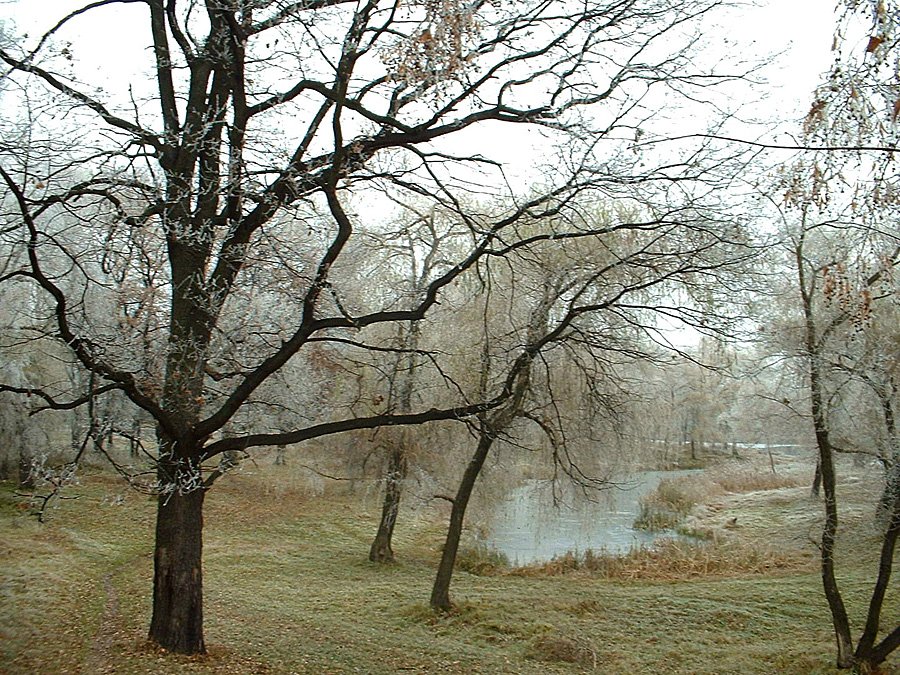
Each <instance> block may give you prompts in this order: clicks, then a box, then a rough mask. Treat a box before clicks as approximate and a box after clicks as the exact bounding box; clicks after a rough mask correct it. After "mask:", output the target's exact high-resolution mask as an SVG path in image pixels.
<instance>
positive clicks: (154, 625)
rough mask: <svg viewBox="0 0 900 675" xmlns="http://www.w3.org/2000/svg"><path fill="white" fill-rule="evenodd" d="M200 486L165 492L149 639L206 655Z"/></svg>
mask: <svg viewBox="0 0 900 675" xmlns="http://www.w3.org/2000/svg"><path fill="white" fill-rule="evenodd" d="M204 496H205V491H204V490H203V489H202V488H200V489H196V490H193V491H191V492H188V493H186V494H178V493H177V492H176V493H174V494H171V495H160V497H159V504H158V507H157V515H156V550H155V552H154V556H153V563H154V571H153V618H152V619H151V621H150V635H149V638H150V640H152V641H153V642H155V643H156V644H158V645H159V646H160V647H163V648H165V649H168V650H170V651H173V652H178V653H181V654H203V653H205V652H206V646H205V644H204V642H203V573H202V568H201V557H202V551H203V498H204Z"/></svg>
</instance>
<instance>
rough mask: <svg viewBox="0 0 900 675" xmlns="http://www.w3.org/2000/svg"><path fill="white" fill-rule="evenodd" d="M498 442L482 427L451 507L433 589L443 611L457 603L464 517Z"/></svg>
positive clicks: (437, 606)
mask: <svg viewBox="0 0 900 675" xmlns="http://www.w3.org/2000/svg"><path fill="white" fill-rule="evenodd" d="M493 443H494V438H493V436H491V435H490V434H488V433H485V432H484V431H482V433H481V437H480V438H479V440H478V448H477V449H476V450H475V454H474V455H473V457H472V459H471V460H470V461H469V464H468V466H467V467H466V471H465V473H464V474H463V477H462V480H461V481H460V483H459V489H458V490H457V491H456V497H455V498H454V500H453V508H452V509H451V510H450V526H449V527H448V528H447V540H446V541H445V542H444V552H443V554H442V555H441V562H440V565H438V570H437V576H436V577H435V579H434V586H433V587H432V589H431V607H432V609H436V610H439V611H442V612H449V611H450V609H451V608H452V607H453V605H452V603H451V602H450V580H451V579H452V577H453V566H454V565H455V564H456V554H457V552H458V551H459V539H460V536H462V528H463V520H464V519H465V516H466V507H467V506H468V504H469V498H470V497H471V496H472V490H473V488H474V487H475V481H476V480H478V474H479V473H481V468H482V467H483V466H484V460H485V459H487V455H488V451H489V450H490V449H491V445H493Z"/></svg>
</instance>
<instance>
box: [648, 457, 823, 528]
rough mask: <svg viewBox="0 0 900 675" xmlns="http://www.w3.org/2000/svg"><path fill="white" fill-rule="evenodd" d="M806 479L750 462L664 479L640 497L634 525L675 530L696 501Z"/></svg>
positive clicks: (788, 484)
mask: <svg viewBox="0 0 900 675" xmlns="http://www.w3.org/2000/svg"><path fill="white" fill-rule="evenodd" d="M805 480H806V478H805V477H804V476H802V475H801V474H799V473H798V472H796V471H791V472H786V473H775V472H773V471H771V470H770V469H769V468H768V467H765V466H762V465H760V464H758V463H757V464H753V463H749V462H729V463H727V464H723V465H720V466H718V467H715V468H712V469H708V470H707V471H704V472H703V473H702V474H694V475H690V476H679V477H677V478H665V479H663V480H662V481H660V483H659V486H658V487H657V488H656V490H654V491H653V492H651V493H650V494H648V495H646V496H645V497H644V498H643V499H642V500H641V512H640V515H639V516H638V517H637V519H636V520H635V523H634V526H635V527H636V528H639V529H645V530H650V531H660V530H674V529H677V528H678V527H679V526H680V525H681V524H682V523H683V522H684V520H685V519H686V518H687V516H688V515H689V514H690V513H691V511H692V509H694V507H696V506H697V505H698V504H702V503H704V502H708V501H710V500H714V499H716V498H717V497H721V496H723V495H727V494H744V493H749V492H760V491H768V490H779V489H782V488H789V487H796V486H798V485H801V484H803V483H804V481H805ZM691 534H702V533H700V532H691Z"/></svg>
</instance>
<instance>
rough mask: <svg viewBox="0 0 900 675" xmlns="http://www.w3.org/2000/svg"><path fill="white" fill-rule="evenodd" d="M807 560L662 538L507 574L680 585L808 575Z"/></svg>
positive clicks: (743, 545)
mask: <svg viewBox="0 0 900 675" xmlns="http://www.w3.org/2000/svg"><path fill="white" fill-rule="evenodd" d="M812 567H813V565H812V561H811V560H810V558H809V556H807V555H804V554H803V553H802V552H800V551H795V550H787V551H785V550H775V549H773V548H771V547H768V546H759V545H754V544H752V543H747V542H728V543H710V544H702V543H701V544H698V543H691V542H685V541H677V540H674V539H662V540H660V541H659V542H657V543H656V544H655V545H654V546H650V547H644V548H636V549H634V550H632V551H630V552H629V553H627V554H626V555H611V554H608V553H602V552H601V553H594V552H593V551H590V550H588V551H586V552H585V553H584V554H583V555H575V554H573V553H567V554H566V555H564V556H560V557H557V558H554V559H553V560H551V561H550V562H547V563H542V564H538V565H531V566H528V567H523V568H518V569H515V570H511V571H510V572H509V573H510V574H514V575H520V576H526V577H528V576H535V575H550V576H554V575H559V574H569V573H572V572H582V573H587V574H590V575H592V576H596V577H600V578H603V579H618V580H637V579H644V580H655V581H663V580H664V581H676V580H679V581H684V580H689V579H698V578H704V579H705V578H710V577H725V576H747V575H754V574H765V575H768V574H772V573H774V572H785V571H806V572H808V571H811V569H812Z"/></svg>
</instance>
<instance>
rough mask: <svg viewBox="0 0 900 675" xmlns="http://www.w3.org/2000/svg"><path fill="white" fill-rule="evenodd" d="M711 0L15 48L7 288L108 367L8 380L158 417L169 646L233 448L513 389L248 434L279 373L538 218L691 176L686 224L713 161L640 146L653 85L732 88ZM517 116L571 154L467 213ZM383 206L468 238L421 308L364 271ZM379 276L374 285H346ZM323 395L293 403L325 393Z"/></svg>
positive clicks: (114, 15)
mask: <svg viewBox="0 0 900 675" xmlns="http://www.w3.org/2000/svg"><path fill="white" fill-rule="evenodd" d="M718 4H719V3H718V0H587V1H578V2H569V1H567V0H563V1H561V2H559V1H553V2H550V1H548V0H523V1H522V2H515V3H496V2H487V1H482V0H476V2H473V3H462V2H459V1H454V0H418V1H413V0H410V1H406V2H400V1H399V0H398V1H394V2H391V1H385V0H355V1H349V0H303V1H293V0H204V1H202V2H200V1H197V0H166V1H164V0H97V1H95V2H91V3H89V4H85V5H84V6H82V7H79V8H77V9H75V10H74V11H72V12H70V13H69V14H67V15H65V16H59V17H58V19H57V20H56V21H55V22H54V23H53V24H52V26H51V27H50V28H49V29H48V30H46V31H45V32H44V33H43V34H42V35H41V36H40V37H39V38H38V39H37V40H34V39H32V40H30V41H28V42H27V44H26V43H22V45H21V46H20V47H19V48H14V47H10V46H7V47H4V48H3V49H0V60H2V61H3V63H4V64H5V65H6V67H7V71H6V72H5V73H4V74H3V75H2V77H3V78H4V79H5V80H7V81H8V82H15V83H17V87H15V88H10V90H9V91H8V92H7V93H6V94H5V96H6V97H7V98H6V100H5V102H4V103H5V105H6V106H8V109H16V108H18V109H19V110H22V111H25V110H26V109H28V108H27V106H26V103H27V102H28V101H26V96H27V99H28V100H29V101H39V103H40V108H39V110H40V114H39V115H32V116H31V117H29V118H28V119H24V114H23V120H24V122H26V124H27V128H28V134H27V137H22V138H16V139H12V138H4V141H3V143H2V146H0V153H2V159H0V176H2V180H3V183H4V184H5V186H6V189H7V193H6V195H5V199H4V202H3V205H4V214H3V218H4V229H3V236H4V246H5V247H6V249H8V250H5V251H4V255H6V254H7V253H8V254H9V255H10V256H11V258H10V259H11V260H14V261H15V265H13V266H12V267H6V268H4V273H3V276H2V277H0V282H2V283H4V284H6V283H24V284H29V285H30V286H31V287H32V288H33V289H35V293H36V294H37V295H39V296H40V298H41V301H42V302H43V306H44V307H45V309H46V315H47V317H48V318H49V319H51V320H52V326H53V328H52V330H51V331H50V332H49V333H48V335H47V336H46V337H47V338H50V339H54V340H57V341H59V342H60V343H62V344H64V345H65V346H66V348H67V349H68V350H69V352H70V354H71V358H72V359H73V362H74V363H76V364H77V365H78V367H80V368H82V369H84V370H86V371H89V372H91V373H93V374H94V376H95V377H91V378H83V380H82V381H84V382H87V383H88V386H89V390H87V391H84V390H80V391H76V390H73V391H69V392H66V391H58V392H57V391H53V390H46V389H42V388H40V387H27V388H26V387H19V386H7V387H4V388H5V389H7V390H11V391H20V392H24V393H29V394H32V395H39V396H40V397H41V398H42V400H43V401H44V402H45V404H46V405H47V406H48V407H51V408H53V407H56V408H60V407H63V408H66V407H72V406H74V405H76V404H78V403H84V402H87V401H88V400H90V399H91V398H92V397H95V396H99V395H101V394H102V393H103V392H105V391H109V390H110V389H112V388H114V389H117V390H120V391H121V393H122V394H124V396H125V397H127V399H128V400H129V401H130V403H131V404H132V405H133V406H135V407H136V408H139V409H141V410H142V411H143V412H144V413H145V414H146V415H148V416H150V417H151V418H152V419H153V420H154V422H155V425H156V429H157V437H158V450H157V451H156V453H155V458H154V459H155V471H156V479H155V483H154V485H153V488H154V490H155V491H156V493H157V494H158V512H157V521H156V522H157V524H156V545H155V556H154V584H153V586H154V588H153V616H152V620H151V624H150V631H149V635H150V639H151V640H153V641H154V642H156V643H158V644H159V645H161V646H163V647H165V648H167V649H170V650H174V651H178V652H184V653H197V652H203V651H204V649H205V646H204V636H203V610H202V606H203V603H202V581H201V579H202V569H201V554H202V527H203V502H204V497H205V495H206V492H207V491H208V489H209V488H210V487H211V486H212V484H213V482H214V481H215V479H216V478H217V477H218V476H219V475H221V470H220V469H219V468H218V465H217V460H218V458H219V456H220V455H221V454H222V453H225V452H230V451H235V450H247V449H250V448H253V447H257V446H262V445H278V444H287V443H296V442H301V441H304V440H307V439H311V438H315V437H319V436H322V435H326V434H332V433H337V432H341V431H346V430H352V429H361V428H370V427H375V426H378V425H387V424H416V423H421V422H426V421H429V420H439V419H451V418H458V417H460V416H465V415H471V414H477V413H484V412H486V411H487V410H490V409H492V408H495V407H497V406H500V405H501V404H502V403H503V402H504V401H506V400H509V399H510V398H511V397H514V396H515V395H516V392H517V391H518V388H517V387H516V386H510V385H509V384H507V385H502V384H501V386H500V387H499V388H498V389H496V390H494V391H491V392H487V393H486V396H485V400H480V401H466V400H458V401H457V402H455V403H452V404H448V405H447V406H445V407H440V408H438V407H435V408H427V409H421V410H416V411H410V412H408V413H402V414H401V413H396V414H373V415H369V416H363V417H356V416H353V415H347V416H344V415H342V414H340V413H339V412H335V411H332V410H328V409H326V408H325V407H323V406H321V405H319V406H317V405H311V406H308V407H306V408H305V410H304V411H300V410H298V411H296V412H297V414H296V415H294V416H293V417H291V416H288V420H289V421H287V422H285V421H283V422H281V423H280V424H281V427H282V428H281V429H271V428H268V427H266V426H265V425H262V426H260V427H259V428H249V429H245V430H244V429H243V427H244V426H245V425H243V424H231V422H232V421H233V420H234V419H235V418H236V417H240V416H241V415H242V414H243V412H242V411H245V410H246V409H247V408H248V407H253V406H257V405H259V399H260V397H262V396H263V395H264V393H265V391H266V387H267V382H269V381H270V380H271V378H273V377H277V376H278V374H279V373H283V372H284V371H286V370H289V369H291V368H292V367H293V366H294V365H295V364H296V363H297V362H298V360H302V359H303V358H304V357H310V356H311V352H313V351H314V350H315V349H321V348H322V347H323V343H325V342H328V341H333V342H339V343H342V344H349V343H352V342H353V336H354V335H356V334H358V333H357V332H358V331H360V330H361V329H364V328H366V327H367V326H372V325H375V324H379V323H400V324H403V325H409V322H414V321H418V320H421V319H422V318H423V317H424V316H426V314H427V313H428V312H429V311H430V310H431V309H432V307H433V306H434V305H435V304H436V303H437V302H438V301H439V298H440V296H441V294H442V291H443V289H445V288H447V287H449V286H451V285H452V284H454V283H456V282H457V281H458V280H459V279H460V278H461V277H462V276H463V275H466V274H468V273H469V272H470V271H471V270H472V269H473V267H474V265H475V263H476V262H477V261H479V260H480V259H482V258H485V257H487V256H491V257H493V256H501V255H505V254H507V253H509V252H510V251H514V250H516V249H519V248H522V247H525V246H528V245H531V244H533V243H534V242H535V241H539V240H543V239H549V238H551V237H553V235H554V233H553V232H552V231H551V230H550V229H548V230H546V231H542V232H533V231H532V232H531V233H530V234H529V235H528V236H527V237H523V236H521V235H520V232H519V230H518V229H517V223H518V222H519V221H520V220H521V219H522V218H523V217H524V216H528V221H529V222H545V223H552V222H553V220H552V219H550V218H547V219H544V218H543V217H544V216H548V215H552V214H554V213H558V212H559V211H560V210H562V209H564V208H566V205H567V204H569V202H570V200H571V199H572V197H573V196H575V195H576V194H578V193H582V192H585V191H588V190H592V189H596V190H603V191H605V192H607V193H610V194H614V193H615V191H616V190H617V189H618V188H619V187H621V186H622V185H623V184H625V183H634V184H647V183H649V182H650V181H660V182H662V183H665V184H667V185H671V186H674V188H673V191H672V193H671V194H670V195H669V199H668V201H669V204H670V206H669V207H668V208H667V209H666V210H661V211H659V212H657V213H656V214H655V215H654V218H656V219H658V220H660V221H674V220H677V219H678V218H679V217H680V216H679V209H680V208H681V207H682V205H683V204H684V203H685V201H691V200H693V199H695V198H696V197H697V194H696V192H695V191H694V190H693V189H691V188H690V187H688V186H689V184H690V183H689V181H690V179H691V178H692V177H697V176H700V177H707V176H708V173H707V172H708V171H709V170H710V167H709V166H707V165H704V164H703V161H702V155H701V154H700V153H701V151H702V148H684V147H683V146H680V147H679V152H680V153H681V154H678V155H672V156H670V157H669V158H668V159H667V160H666V161H665V162H664V163H662V164H656V163H654V162H653V161H652V158H647V157H643V156H641V151H640V150H639V149H634V150H633V151H632V150H628V149H627V148H626V146H627V145H628V143H629V142H630V141H631V140H633V139H634V138H635V137H636V136H637V135H641V134H644V135H645V136H652V135H653V133H654V124H653V119H652V117H653V106H654V105H656V104H654V103H652V102H653V101H661V100H662V99H661V98H655V97H654V96H653V95H652V90H654V89H656V88H657V87H658V86H659V85H662V86H663V87H665V86H667V85H671V86H669V88H668V92H669V95H668V96H667V98H666V105H667V106H673V105H675V101H676V97H678V96H684V97H686V98H693V99H698V98H700V97H698V96H696V93H697V92H696V88H697V87H701V86H705V85H707V84H710V83H712V82H714V83H720V82H722V81H723V80H725V79H727V78H725V77H723V75H722V74H721V73H713V72H708V71H700V70H698V69H697V67H696V66H695V65H694V63H695V62H694V61H692V59H691V57H692V55H693V50H695V49H696V48H697V47H698V45H699V41H698V40H697V39H696V35H697V30H698V28H697V27H698V26H699V22H700V21H701V20H702V19H703V17H704V15H705V14H706V13H707V12H709V11H710V10H711V9H713V8H715V7H716V6H717V5H718ZM76 27H77V28H79V29H81V31H82V33H81V34H80V35H83V36H84V37H81V38H80V37H79V34H78V33H74V32H73V29H75V28H76ZM107 30H116V31H124V32H127V33H128V35H130V36H131V37H132V39H133V41H134V43H135V44H137V45H141V46H146V49H145V50H144V51H143V52H140V54H141V56H140V57H136V59H137V58H144V57H145V60H144V61H140V60H135V62H133V63H132V62H128V63H108V64H107V65H106V66H104V67H103V69H102V70H101V71H100V72H97V71H96V70H93V71H91V72H85V71H84V69H79V59H80V58H85V57H86V55H87V54H88V53H89V52H90V41H91V40H93V41H95V42H100V41H102V36H103V32H104V31H107ZM79 40H80V41H79ZM107 58H108V59H114V58H115V56H114V55H110V54H107ZM16 92H18V93H16ZM15 96H18V98H15ZM648 104H650V105H648ZM32 109H33V108H32ZM504 126H505V127H510V128H512V129H514V130H518V131H519V135H517V136H516V135H514V136H512V137H511V138H513V139H515V140H512V141H510V143H515V144H522V143H526V142H527V139H528V138H531V137H529V136H526V135H525V134H524V131H523V130H525V129H527V128H536V129H539V130H541V132H542V134H541V136H540V137H541V138H546V139H547V140H546V143H547V145H548V146H551V147H556V148H561V149H562V148H564V149H565V152H560V153H559V154H558V156H557V157H556V158H555V160H554V161H553V163H552V165H549V166H550V168H548V169H547V170H546V171H545V172H543V174H542V176H543V177H542V186H541V188H540V189H535V190H532V191H531V192H530V193H529V196H527V197H522V196H520V195H515V194H511V193H510V192H509V191H506V194H505V195H504V197H505V198H506V199H507V200H508V201H507V203H508V204H510V205H511V206H509V207H508V208H506V209H505V210H504V211H503V212H502V213H501V214H500V215H499V216H495V217H492V218H490V219H488V220H485V219H482V218H472V217H470V216H469V215H468V214H467V213H466V212H465V210H464V209H462V208H461V207H460V205H461V204H463V203H464V200H463V199H462V194H463V193H465V192H471V191H473V190H484V189H486V188H485V186H488V185H492V184H497V185H500V186H502V185H503V180H502V179H503V178H504V176H505V174H504V168H514V167H510V166H508V165H507V166H505V163H507V164H508V159H505V158H504V156H503V153H502V150H503V148H502V147H501V146H502V145H503V143H502V142H500V141H498V140H497V138H498V137H497V135H496V134H497V132H498V131H499V130H500V129H501V127H504ZM482 128H483V129H484V132H483V133H481V134H477V133H475V132H476V130H478V129H482ZM535 138H537V137H535ZM522 161H524V162H531V161H532V160H531V159H526V160H522ZM385 190H389V191H390V190H403V191H406V192H408V193H415V194H418V195H419V196H420V197H423V198H425V199H430V200H432V201H434V202H438V203H440V204H442V205H443V206H444V207H445V208H449V209H451V210H455V211H456V212H457V217H458V218H459V219H460V221H461V222H462V223H464V224H465V225H467V227H468V228H469V245H468V247H467V250H465V251H464V252H463V253H462V254H461V255H459V256H458V257H457V258H456V259H454V260H452V261H447V262H446V263H445V264H443V265H442V266H441V268H440V269H439V270H436V271H435V274H434V276H433V277H432V278H430V279H429V280H428V283H427V284H426V285H424V286H423V287H422V288H421V289H419V292H417V293H416V294H415V295H414V296H411V297H408V298H407V299H406V302H405V304H404V305H402V306H390V307H389V306H388V305H387V304H386V303H385V302H384V298H385V295H386V294H385V293H384V292H383V290H384V289H380V288H379V284H380V282H381V280H380V279H378V278H371V277H370V278H365V279H361V278H360V276H359V275H358V274H357V273H356V271H355V270H358V269H359V267H358V265H357V263H358V261H354V259H353V256H354V255H356V253H357V252H358V250H359V248H358V247H355V246H354V245H353V242H354V241H355V239H356V237H357V235H358V233H359V232H360V231H362V230H363V229H365V227H366V226H367V225H371V224H372V222H373V221H374V220H376V219H377V216H376V213H377V210H378V208H377V207H378V204H379V203H380V202H379V197H378V195H379V194H381V193H382V192H383V191H385ZM593 234H594V233H593V232H592V231H591V230H590V229H589V228H582V229H576V230H574V231H570V232H568V233H567V234H566V237H567V238H569V239H579V238H585V237H590V236H592V235H593ZM561 241H563V240H561ZM138 260H140V261H144V263H146V265H143V263H142V265H143V266H138V267H137V268H136V267H135V264H136V261H138ZM275 281H277V283H273V282H275ZM360 284H364V285H367V286H368V291H369V292H368V293H366V294H355V295H354V294H353V293H352V292H351V289H352V288H355V287H358V286H359V285H360ZM257 292H259V293H261V294H262V295H265V297H267V298H268V299H269V301H270V302H269V304H267V305H265V307H267V308H268V310H269V311H264V310H263V309H261V305H259V304H258V303H257V300H256V299H255V296H256V293H257ZM351 296H352V297H355V298H357V300H356V301H355V302H354V303H352V304H351V303H349V301H348V298H350V297H351ZM255 303H257V304H255ZM300 370H302V369H300ZM319 382H320V380H319V379H317V378H315V377H311V378H310V381H309V382H308V383H307V385H306V387H305V389H306V390H304V387H302V386H301V387H297V388H296V389H297V390H299V393H300V394H302V395H303V396H304V397H305V398H306V399H308V400H313V401H315V400H316V392H315V390H314V388H315V387H316V386H318V384H319ZM25 389H27V390H28V391H25ZM297 407H298V408H300V407H301V406H297ZM242 419H243V418H242ZM246 419H256V418H253V417H252V416H248V417H247V418H246Z"/></svg>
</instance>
